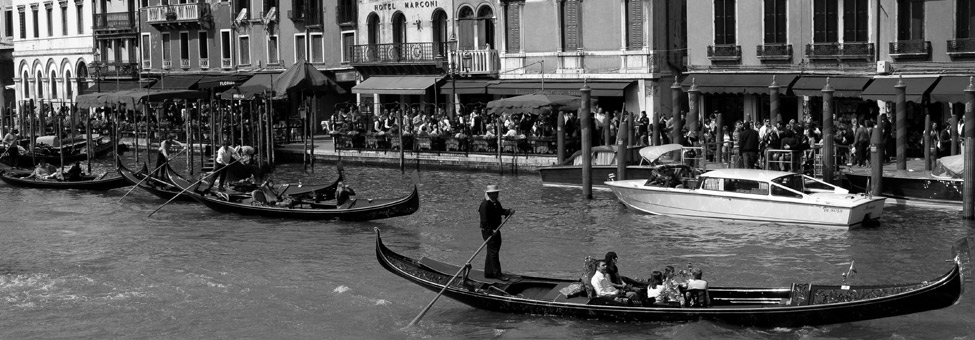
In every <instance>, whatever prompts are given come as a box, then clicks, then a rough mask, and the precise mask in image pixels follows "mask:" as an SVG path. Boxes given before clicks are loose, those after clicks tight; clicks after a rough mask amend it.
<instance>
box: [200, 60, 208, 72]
mask: <svg viewBox="0 0 975 340" xmlns="http://www.w3.org/2000/svg"><path fill="white" fill-rule="evenodd" d="M200 68H201V69H204V70H206V69H209V68H210V59H209V58H202V57H201V58H200Z"/></svg>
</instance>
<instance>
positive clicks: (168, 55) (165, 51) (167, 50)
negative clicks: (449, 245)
mask: <svg viewBox="0 0 975 340" xmlns="http://www.w3.org/2000/svg"><path fill="white" fill-rule="evenodd" d="M169 43H170V38H169V33H163V34H162V55H163V66H166V62H169V61H172V60H173V54H172V53H173V52H172V47H170V46H169Z"/></svg>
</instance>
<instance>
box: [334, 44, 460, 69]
mask: <svg viewBox="0 0 975 340" xmlns="http://www.w3.org/2000/svg"><path fill="white" fill-rule="evenodd" d="M448 45H449V43H398V44H396V43H394V44H371V45H355V46H353V48H352V64H389V63H405V64H410V63H432V62H437V61H444V60H446V59H447V58H446V53H447V51H448Z"/></svg>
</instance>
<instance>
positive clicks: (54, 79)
mask: <svg viewBox="0 0 975 340" xmlns="http://www.w3.org/2000/svg"><path fill="white" fill-rule="evenodd" d="M57 98H58V75H57V73H54V71H51V99H57Z"/></svg>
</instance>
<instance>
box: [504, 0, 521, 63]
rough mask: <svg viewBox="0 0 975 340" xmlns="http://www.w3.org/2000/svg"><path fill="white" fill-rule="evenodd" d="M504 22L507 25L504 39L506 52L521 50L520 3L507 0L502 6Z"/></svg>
mask: <svg viewBox="0 0 975 340" xmlns="http://www.w3.org/2000/svg"><path fill="white" fill-rule="evenodd" d="M504 11H505V12H504V15H505V18H504V23H505V25H506V26H507V27H506V28H507V32H508V37H507V39H505V43H506V44H508V46H505V51H507V52H508V53H518V52H521V4H518V3H512V2H509V3H508V5H507V6H505V7H504Z"/></svg>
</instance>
